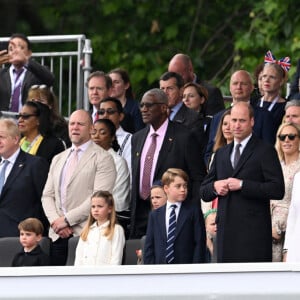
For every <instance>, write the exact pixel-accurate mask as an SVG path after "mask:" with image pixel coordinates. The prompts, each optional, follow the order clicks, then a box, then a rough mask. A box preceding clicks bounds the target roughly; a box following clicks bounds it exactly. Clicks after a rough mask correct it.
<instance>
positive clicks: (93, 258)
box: [75, 191, 125, 266]
mask: <svg viewBox="0 0 300 300" xmlns="http://www.w3.org/2000/svg"><path fill="white" fill-rule="evenodd" d="M124 245H125V236H124V231H123V228H122V227H121V226H120V225H118V224H116V212H115V207H114V199H113V196H112V195H111V194H110V193H109V192H107V191H98V192H95V193H94V194H93V196H92V200H91V211H90V215H89V218H88V221H87V223H86V225H85V227H84V228H83V230H82V233H81V235H80V239H79V242H78V245H77V248H76V256H75V266H83V265H87V266H96V265H120V264H121V263H122V258H123V250H124Z"/></svg>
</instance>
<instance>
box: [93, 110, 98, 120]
mask: <svg viewBox="0 0 300 300" xmlns="http://www.w3.org/2000/svg"><path fill="white" fill-rule="evenodd" d="M97 120H99V113H98V111H96V113H95V119H94V122H96V121H97Z"/></svg>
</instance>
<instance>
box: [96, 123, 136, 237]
mask: <svg viewBox="0 0 300 300" xmlns="http://www.w3.org/2000/svg"><path fill="white" fill-rule="evenodd" d="M91 136H92V140H93V141H94V142H95V143H96V144H97V145H99V146H101V147H102V148H103V149H105V150H106V151H108V152H109V153H110V154H111V155H112V157H113V159H114V162H115V166H116V171H117V178H116V182H115V186H114V188H113V192H112V193H113V196H114V200H115V208H116V212H117V218H118V222H119V223H120V225H122V226H123V228H124V230H125V232H126V233H127V226H128V224H129V217H130V213H129V206H130V173H129V169H128V165H127V162H126V160H125V159H124V158H123V157H122V156H120V155H119V154H117V152H116V151H118V149H119V144H118V141H117V138H116V127H115V125H114V123H113V122H112V121H111V120H109V119H98V120H97V121H96V122H95V123H94V130H93V132H92V135H91Z"/></svg>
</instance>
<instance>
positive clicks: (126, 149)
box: [98, 97, 132, 176]
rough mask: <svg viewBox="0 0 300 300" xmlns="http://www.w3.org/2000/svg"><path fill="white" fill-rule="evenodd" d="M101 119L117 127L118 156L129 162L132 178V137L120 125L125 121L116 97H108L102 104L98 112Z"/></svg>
mask: <svg viewBox="0 0 300 300" xmlns="http://www.w3.org/2000/svg"><path fill="white" fill-rule="evenodd" d="M98 115H99V119H109V120H111V121H112V122H113V123H114V125H115V127H116V137H117V140H118V144H119V146H120V149H119V150H118V154H119V155H121V156H122V157H123V158H124V159H125V160H126V162H127V165H128V168H129V172H130V176H131V175H132V173H131V137H132V134H131V133H130V132H127V131H125V130H124V129H123V128H122V126H121V125H120V123H121V122H122V121H123V120H124V112H123V107H122V104H121V101H120V100H119V99H117V98H114V97H107V98H105V99H103V100H102V101H101V102H100V108H99V110H98Z"/></svg>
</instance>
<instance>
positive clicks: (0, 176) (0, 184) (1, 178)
mask: <svg viewBox="0 0 300 300" xmlns="http://www.w3.org/2000/svg"><path fill="white" fill-rule="evenodd" d="M8 164H9V161H8V160H4V161H3V162H2V163H1V165H2V169H1V172H0V194H1V192H2V188H3V186H4V182H5V171H6V168H7V166H8Z"/></svg>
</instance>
